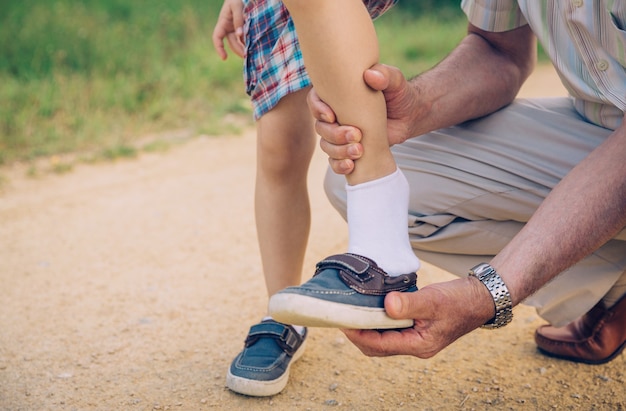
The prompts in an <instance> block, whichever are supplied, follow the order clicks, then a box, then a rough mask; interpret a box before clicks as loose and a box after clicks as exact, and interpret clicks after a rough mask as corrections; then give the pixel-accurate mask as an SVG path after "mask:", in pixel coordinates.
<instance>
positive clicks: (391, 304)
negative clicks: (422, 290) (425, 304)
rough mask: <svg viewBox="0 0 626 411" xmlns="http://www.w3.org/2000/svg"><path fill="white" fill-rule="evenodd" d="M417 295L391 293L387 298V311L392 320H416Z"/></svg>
mask: <svg viewBox="0 0 626 411" xmlns="http://www.w3.org/2000/svg"><path fill="white" fill-rule="evenodd" d="M416 294H417V293H399V292H391V293H389V294H387V296H386V297H385V310H386V311H387V314H388V315H389V316H390V317H391V318H395V319H412V318H415V316H414V314H417V313H416V305H417V304H416V301H415V297H417V295H416Z"/></svg>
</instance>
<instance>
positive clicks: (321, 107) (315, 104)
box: [307, 88, 337, 123]
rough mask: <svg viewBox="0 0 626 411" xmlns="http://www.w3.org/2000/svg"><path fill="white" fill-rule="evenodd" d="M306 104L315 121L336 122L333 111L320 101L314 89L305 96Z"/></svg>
mask: <svg viewBox="0 0 626 411" xmlns="http://www.w3.org/2000/svg"><path fill="white" fill-rule="evenodd" d="M307 104H308V105H309V110H310V111H311V114H313V117H314V118H315V119H316V120H318V121H321V122H323V123H334V122H336V121H337V118H336V117H335V113H334V112H333V110H332V109H331V108H330V107H329V106H328V105H327V104H326V103H324V102H323V101H322V99H321V98H320V97H319V96H318V95H317V92H316V91H315V89H314V88H312V89H311V91H309V93H308V94H307Z"/></svg>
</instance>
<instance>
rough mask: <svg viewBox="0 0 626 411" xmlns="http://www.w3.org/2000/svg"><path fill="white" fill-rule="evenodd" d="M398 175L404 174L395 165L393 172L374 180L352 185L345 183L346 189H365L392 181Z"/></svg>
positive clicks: (398, 176)
mask: <svg viewBox="0 0 626 411" xmlns="http://www.w3.org/2000/svg"><path fill="white" fill-rule="evenodd" d="M400 176H402V177H404V174H402V171H401V170H400V168H398V167H396V171H394V172H393V173H391V174H388V175H386V176H384V177H381V178H377V179H375V180H371V181H366V182H365V183H360V184H355V185H353V186H351V185H349V184H347V183H346V191H357V190H365V189H368V188H371V187H376V186H378V185H382V184H389V182H390V181H394V180H395V179H397V178H400Z"/></svg>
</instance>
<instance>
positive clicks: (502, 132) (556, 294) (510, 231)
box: [325, 97, 626, 326]
mask: <svg viewBox="0 0 626 411" xmlns="http://www.w3.org/2000/svg"><path fill="white" fill-rule="evenodd" d="M610 133H611V130H607V129H605V128H602V127H598V126H595V125H593V124H589V123H587V122H585V121H584V120H583V119H582V118H581V117H580V116H579V115H578V114H577V113H576V111H575V110H574V108H573V106H572V102H571V100H570V99H569V98H565V97H563V98H548V99H532V100H522V99H520V100H516V101H515V102H514V103H513V104H511V105H509V106H507V107H506V108H504V109H502V110H500V111H498V112H496V113H494V114H492V115H490V116H487V117H485V118H482V119H478V120H474V121H471V122H467V123H464V124H462V125H460V126H456V127H451V128H448V129H443V130H439V131H436V132H433V133H429V134H427V135H424V136H420V137H418V138H414V139H411V140H408V141H407V142H405V143H404V144H401V145H396V146H394V147H393V153H394V156H395V159H396V162H397V164H398V166H399V167H400V168H401V169H402V171H403V172H404V174H405V175H406V177H407V179H408V181H409V184H410V186H411V197H410V205H409V216H408V217H409V234H410V239H411V243H412V245H413V248H414V250H415V252H416V254H417V255H418V256H419V257H420V258H422V259H424V260H425V261H428V262H429V263H431V264H433V265H436V266H439V267H441V268H443V269H445V270H447V271H449V272H451V273H453V274H456V275H466V273H467V271H468V270H469V269H470V268H471V267H472V266H474V265H475V264H478V263H479V262H483V261H485V262H487V261H489V260H490V258H491V256H493V255H495V254H497V253H498V252H499V251H500V250H501V249H502V248H503V247H504V246H505V245H506V244H507V243H508V242H509V240H510V239H511V238H512V237H513V236H515V234H517V232H518V231H519V230H520V229H521V228H522V226H523V225H524V223H525V222H527V221H528V219H529V218H530V217H531V215H532V214H533V213H534V211H535V210H536V209H537V207H538V206H539V204H540V203H541V202H542V201H543V199H544V198H545V197H546V196H547V195H548V193H549V192H550V190H551V189H552V188H553V187H554V186H555V185H556V184H557V183H558V182H559V181H560V179H561V178H562V177H563V176H564V175H565V174H567V173H568V171H569V170H570V169H571V168H572V167H574V166H575V165H576V164H577V163H579V162H580V161H581V160H582V159H583V158H584V157H585V156H587V154H588V153H589V152H591V151H592V150H593V149H594V148H595V147H596V146H598V145H599V144H600V143H601V142H602V141H603V140H604V139H605V138H606V137H607V136H608V135H609V134H610ZM625 161H626V159H625ZM344 187H345V178H344V177H343V176H338V175H336V174H334V173H333V172H332V171H329V172H328V173H327V176H326V181H325V188H326V193H327V194H328V196H329V199H330V200H331V203H332V204H333V206H335V208H336V209H337V210H338V211H339V212H340V213H341V214H342V215H343V216H344V218H345V215H346V206H345V202H346V195H345V188H344ZM623 274H624V275H623ZM622 275H623V278H622V279H621V280H620V277H621V276H622ZM624 281H626V230H622V231H621V232H620V233H619V234H618V236H616V237H615V239H613V240H611V241H609V242H608V243H607V244H605V245H604V246H603V247H602V248H600V249H599V250H597V251H596V252H595V253H593V254H591V255H589V256H588V257H587V258H585V259H584V260H583V261H581V262H580V263H578V264H577V265H575V266H574V267H572V268H570V269H569V270H567V271H565V272H563V273H561V274H560V275H559V276H558V277H557V278H555V279H554V280H553V281H551V282H550V283H549V284H547V285H546V286H544V287H543V288H542V289H541V290H540V291H539V292H537V293H536V294H534V295H533V296H531V297H529V298H528V299H526V301H525V303H526V304H529V305H532V306H535V307H536V308H537V311H538V313H539V315H540V316H542V317H543V318H545V319H546V320H548V321H549V322H550V323H552V324H554V325H556V326H560V325H564V324H567V323H568V322H571V321H573V320H574V319H576V318H578V317H579V316H580V315H582V314H584V313H585V312H587V311H589V309H591V308H592V307H593V306H594V305H595V304H596V303H597V302H598V301H599V300H600V299H601V298H602V297H603V296H604V295H605V294H607V292H609V290H610V289H611V288H612V287H614V286H615V285H616V283H617V282H620V283H621V282H624ZM622 287H623V285H622Z"/></svg>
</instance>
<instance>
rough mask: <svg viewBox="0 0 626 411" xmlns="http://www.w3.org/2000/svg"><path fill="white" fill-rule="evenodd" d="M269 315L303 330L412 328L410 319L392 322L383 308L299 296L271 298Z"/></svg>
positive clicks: (393, 320) (280, 295) (285, 294)
mask: <svg viewBox="0 0 626 411" xmlns="http://www.w3.org/2000/svg"><path fill="white" fill-rule="evenodd" d="M269 314H270V315H271V316H272V318H274V319H275V320H276V321H279V322H282V323H286V324H295V325H302V326H306V327H326V328H346V329H348V328H351V329H359V330H368V329H390V328H409V327H413V320H395V319H393V318H391V317H389V316H388V315H387V313H386V312H385V310H384V309H383V308H374V307H360V306H355V305H349V304H341V303H336V302H332V301H326V300H320V299H318V298H313V297H308V296H303V295H299V294H287V293H282V294H281V293H279V294H275V295H273V296H272V298H270V301H269Z"/></svg>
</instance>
